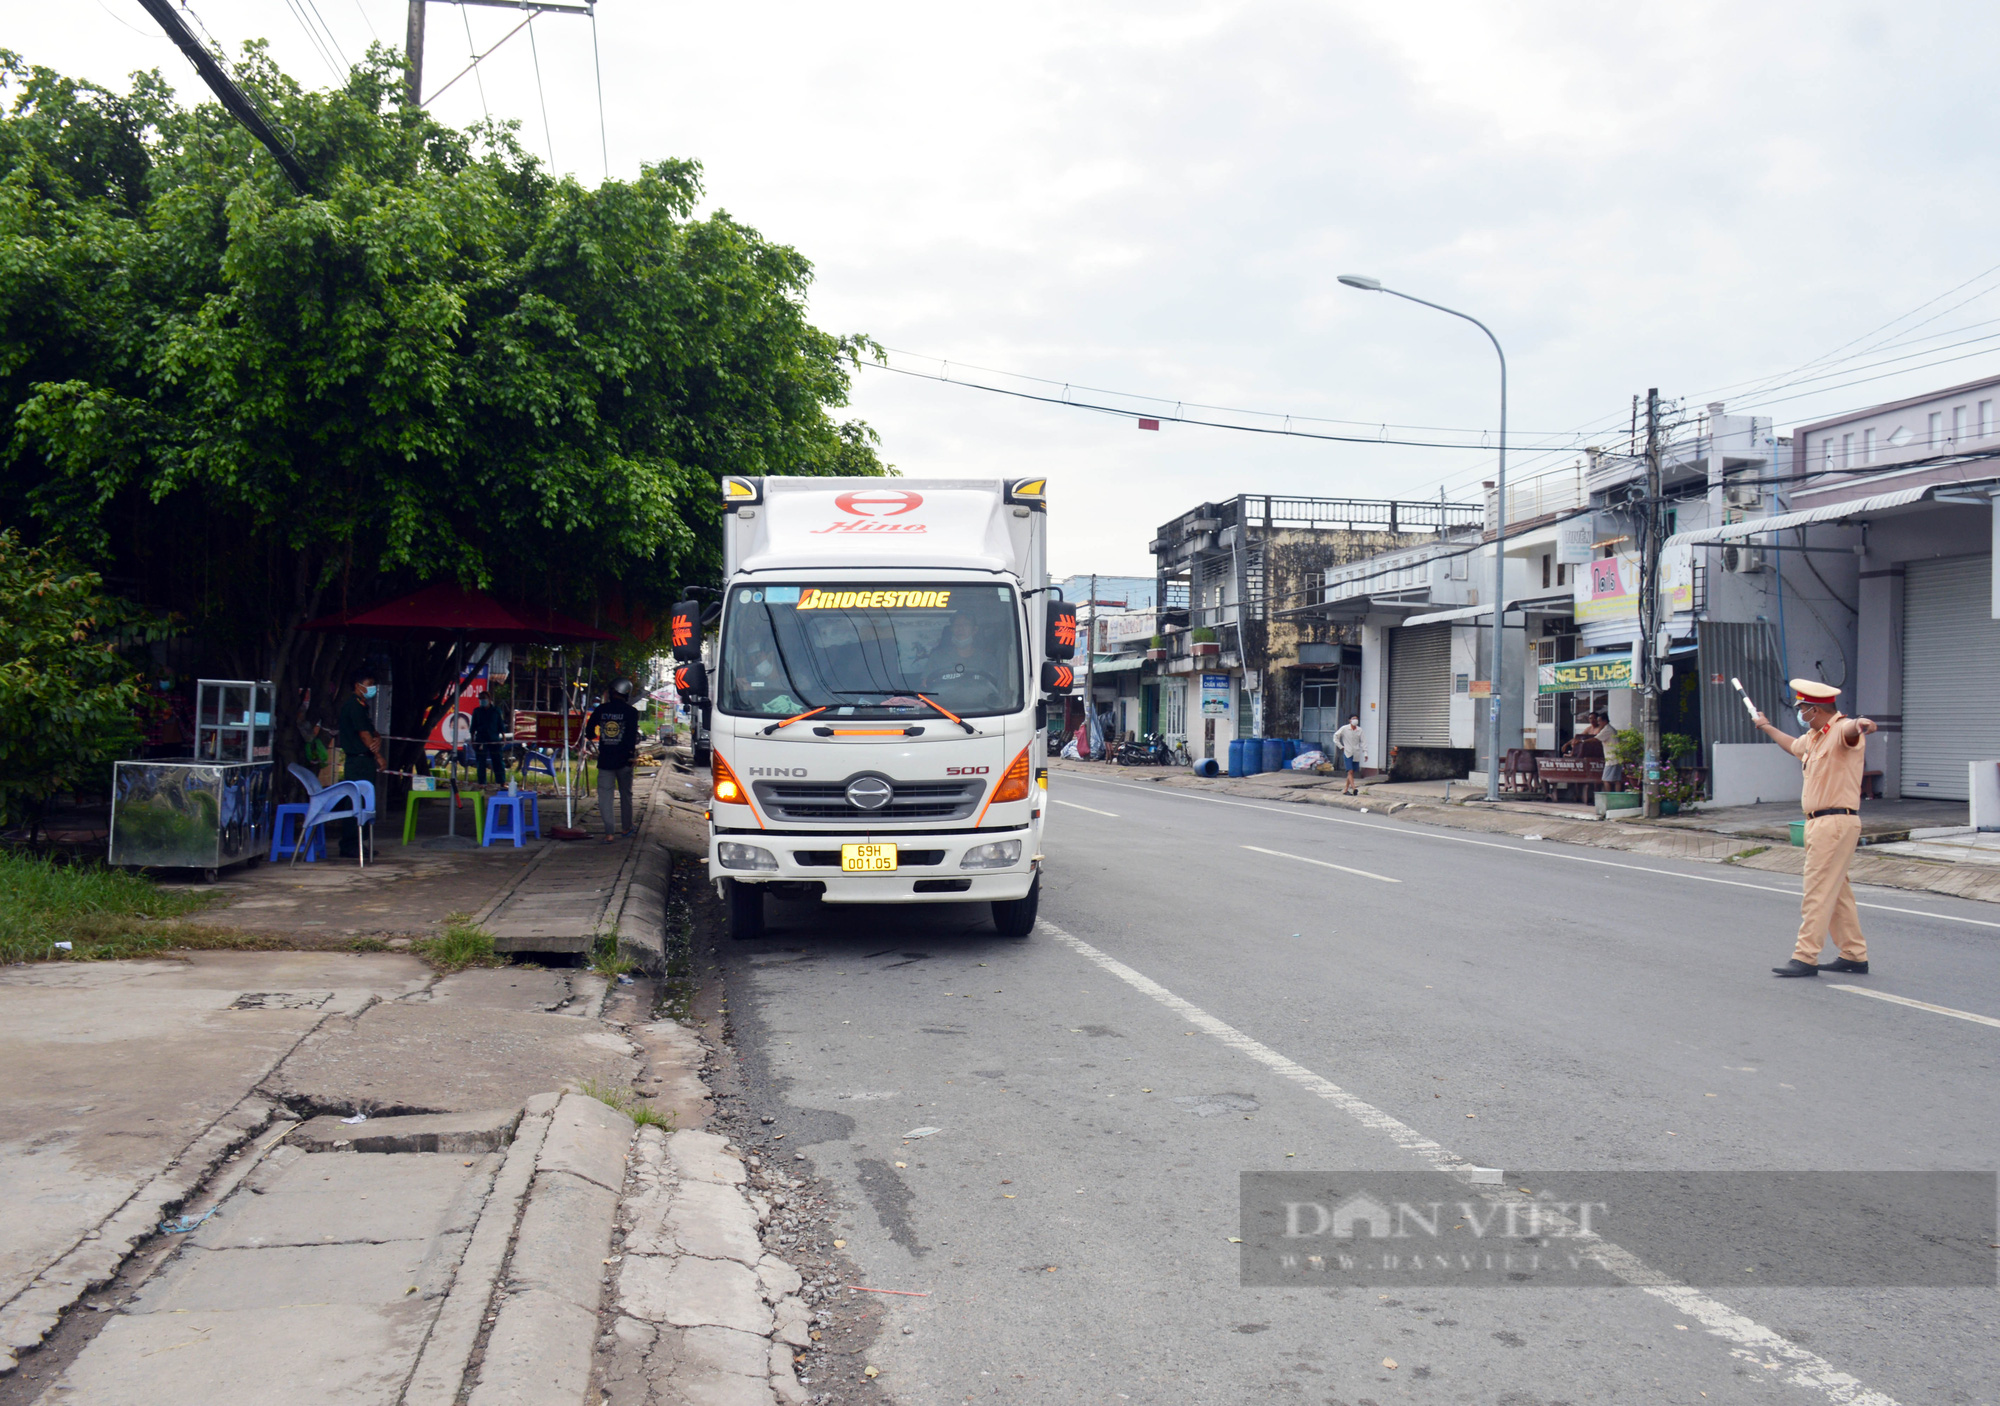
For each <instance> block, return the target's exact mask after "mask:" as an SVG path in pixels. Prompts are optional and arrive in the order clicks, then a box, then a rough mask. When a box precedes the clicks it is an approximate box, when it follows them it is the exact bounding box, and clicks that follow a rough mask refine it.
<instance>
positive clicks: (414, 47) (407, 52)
mask: <svg viewBox="0 0 2000 1406" xmlns="http://www.w3.org/2000/svg"><path fill="white" fill-rule="evenodd" d="M424 3H425V0H410V23H409V27H408V28H407V29H405V30H404V31H403V54H404V56H405V57H406V58H407V59H408V60H409V64H410V106H411V107H418V106H420V105H421V104H422V103H423V100H424Z"/></svg>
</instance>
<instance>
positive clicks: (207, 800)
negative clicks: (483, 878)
mask: <svg viewBox="0 0 2000 1406" xmlns="http://www.w3.org/2000/svg"><path fill="white" fill-rule="evenodd" d="M274 701H275V694H274V690H273V689H272V687H271V685H270V683H269V681H268V680H252V679H200V680H197V681H196V685H195V713H194V757H193V759H192V760H186V761H151V762H119V763H118V764H117V766H116V768H115V769H114V771H113V774H112V785H111V846H110V862H111V863H112V864H123V865H132V866H136V867H144V868H165V869H199V870H201V871H202V873H203V875H204V876H205V877H207V878H209V879H213V878H214V877H215V876H216V874H217V873H218V872H219V871H220V870H223V869H226V868H228V867H229V866H230V865H232V864H242V863H245V862H247V861H250V860H255V859H260V858H262V857H263V855H264V854H265V852H266V851H268V850H269V849H270V847H271V799H272V797H271V764H272V761H271V759H272V752H271V737H272V732H273V728H272V716H271V715H272V706H273V703H274Z"/></svg>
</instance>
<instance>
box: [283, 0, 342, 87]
mask: <svg viewBox="0 0 2000 1406" xmlns="http://www.w3.org/2000/svg"><path fill="white" fill-rule="evenodd" d="M285 8H286V9H288V10H290V11H291V12H292V18H293V19H295V20H297V21H298V22H299V28H300V29H303V30H304V31H305V32H306V38H307V40H309V41H310V42H311V44H312V46H313V49H314V50H315V51H316V52H317V53H318V54H319V60H320V62H321V63H323V64H325V65H326V68H327V72H329V73H331V74H332V75H333V76H334V80H335V81H336V82H338V81H339V78H340V66H339V65H338V64H336V63H335V62H334V60H333V55H332V54H331V53H329V52H327V47H326V43H325V41H324V40H322V39H321V38H320V37H319V32H318V31H317V30H315V29H314V28H313V27H312V22H311V21H310V20H308V19H307V18H306V14H305V11H304V10H301V9H300V8H299V4H298V0H285Z"/></svg>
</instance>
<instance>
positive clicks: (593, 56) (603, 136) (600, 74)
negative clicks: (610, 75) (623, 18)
mask: <svg viewBox="0 0 2000 1406" xmlns="http://www.w3.org/2000/svg"><path fill="white" fill-rule="evenodd" d="M590 65H591V68H592V70H593V71H594V72H595V73H596V75H597V140H598V142H599V144H600V145H601V146H602V148H603V151H604V179H605V180H607V181H608V180H610V179H611V133H610V129H609V128H607V127H606V126H605V122H604V58H603V55H602V54H600V53H599V52H598V48H597V6H596V5H595V4H593V5H592V6H591V7H590Z"/></svg>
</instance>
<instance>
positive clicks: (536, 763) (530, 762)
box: [521, 747, 556, 781]
mask: <svg viewBox="0 0 2000 1406" xmlns="http://www.w3.org/2000/svg"><path fill="white" fill-rule="evenodd" d="M531 771H539V772H541V773H542V774H543V775H545V776H547V777H548V778H549V780H551V781H554V780H555V779H556V759H555V758H554V757H552V756H550V755H549V754H548V753H547V752H537V751H536V750H535V749H534V748H532V747H530V748H528V749H527V750H526V751H525V752H523V753H522V756H521V775H522V776H523V777H526V776H527V774H528V773H529V772H531Z"/></svg>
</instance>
